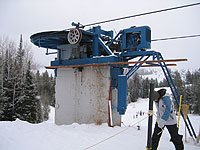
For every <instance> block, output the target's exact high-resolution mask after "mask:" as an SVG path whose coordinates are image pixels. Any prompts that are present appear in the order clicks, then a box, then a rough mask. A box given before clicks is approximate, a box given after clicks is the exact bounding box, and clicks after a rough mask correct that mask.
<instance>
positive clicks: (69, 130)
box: [0, 99, 200, 150]
mask: <svg viewBox="0 0 200 150" xmlns="http://www.w3.org/2000/svg"><path fill="white" fill-rule="evenodd" d="M147 110H148V99H139V101H138V102H137V103H131V104H129V105H128V108H127V111H126V114H125V115H124V116H123V118H122V121H123V124H122V127H113V128H110V127H108V126H107V124H102V125H98V126H97V125H95V124H87V125H86V124H82V125H79V124H77V123H74V124H72V125H62V126H57V125H55V124H54V112H53V111H54V109H51V114H50V119H49V120H48V121H46V122H43V123H40V124H35V125H34V124H30V123H27V122H24V121H20V120H16V121H14V122H0V150H83V149H87V148H88V149H91V150H121V149H124V150H133V149H135V150H143V149H145V146H146V143H147V142H146V139H147V137H146V135H147V122H148V119H147V114H144V115H142V116H140V115H139V116H138V117H137V118H136V113H137V112H140V111H143V112H145V113H146V112H147ZM154 118H155V117H154ZM190 119H191V121H192V123H193V125H194V128H195V130H196V131H197V130H199V125H200V116H195V115H190ZM142 120H143V121H142ZM132 125H133V126H132ZM137 125H140V126H141V130H138V128H137ZM180 133H181V134H184V124H183V121H182V119H181V124H180ZM169 139H170V138H169V134H168V132H167V130H166V129H165V131H164V133H163V136H162V139H161V142H160V146H159V149H160V150H173V149H174V148H173V145H172V143H170V142H169ZM188 141H189V143H186V144H185V150H199V149H200V144H198V145H194V142H193V141H192V139H191V138H189V137H188ZM94 144H96V145H94ZM90 146H92V147H90Z"/></svg>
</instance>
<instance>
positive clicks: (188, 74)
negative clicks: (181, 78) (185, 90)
mask: <svg viewBox="0 0 200 150" xmlns="http://www.w3.org/2000/svg"><path fill="white" fill-rule="evenodd" d="M192 78H193V77H192V74H191V72H190V71H189V70H188V71H187V73H186V84H192V82H193V81H192V80H193V79H192Z"/></svg>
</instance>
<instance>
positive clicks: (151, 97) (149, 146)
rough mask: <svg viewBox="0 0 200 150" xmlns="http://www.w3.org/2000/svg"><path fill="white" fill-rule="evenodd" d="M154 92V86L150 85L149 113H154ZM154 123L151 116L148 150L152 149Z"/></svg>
mask: <svg viewBox="0 0 200 150" xmlns="http://www.w3.org/2000/svg"><path fill="white" fill-rule="evenodd" d="M153 91H154V84H153V83H150V94H149V112H150V111H153ZM152 122H153V115H149V120H148V136H147V147H146V149H147V150H148V149H152V139H151V136H152Z"/></svg>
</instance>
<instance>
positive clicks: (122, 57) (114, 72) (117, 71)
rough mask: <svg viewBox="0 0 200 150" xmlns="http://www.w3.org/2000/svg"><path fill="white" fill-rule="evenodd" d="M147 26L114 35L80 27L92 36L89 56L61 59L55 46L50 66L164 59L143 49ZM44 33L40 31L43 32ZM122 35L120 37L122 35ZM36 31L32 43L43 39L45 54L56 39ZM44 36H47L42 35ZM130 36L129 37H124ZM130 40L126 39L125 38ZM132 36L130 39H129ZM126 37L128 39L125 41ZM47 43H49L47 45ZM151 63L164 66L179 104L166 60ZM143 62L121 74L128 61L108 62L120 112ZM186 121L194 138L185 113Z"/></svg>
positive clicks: (124, 106) (110, 32)
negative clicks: (117, 45)
mask: <svg viewBox="0 0 200 150" xmlns="http://www.w3.org/2000/svg"><path fill="white" fill-rule="evenodd" d="M74 25H75V26H76V27H77V28H79V26H80V24H74ZM150 31H151V30H150V28H149V27H148V26H143V27H137V28H129V29H124V30H121V31H120V32H119V33H118V34H117V35H116V36H115V37H114V38H113V31H104V30H101V27H100V26H97V27H93V29H90V30H87V31H84V30H82V33H83V34H86V35H89V36H91V37H92V40H93V42H92V55H93V57H92V58H83V59H73V60H61V59H60V51H59V50H58V60H56V61H51V66H62V65H79V64H80V65H83V64H98V63H99V64H100V63H109V62H122V61H128V60H130V59H133V58H136V57H140V58H139V61H146V60H148V59H149V58H150V57H152V60H155V59H157V60H163V57H162V55H161V54H160V53H159V52H156V51H143V50H144V49H150V47H151V41H150V40H151V39H150V38H149V34H150ZM130 33H132V34H135V35H137V34H138V33H140V36H141V37H140V40H141V41H140V42H138V41H135V39H136V38H135V37H133V39H134V40H132V39H131V38H130V36H129V35H130ZM42 34H43V33H42ZM61 34H62V39H64V37H65V36H63V35H64V34H65V32H62V33H60V35H61ZM120 35H121V37H122V39H120V38H121V37H120ZM38 37H39V35H38V34H36V35H33V36H32V38H31V40H32V42H33V43H34V44H36V45H38V46H41V43H40V42H41V41H42V42H43V43H42V44H43V47H46V48H47V53H46V54H51V53H48V47H50V48H51V47H52V48H53V49H55V46H56V44H57V43H56V42H55V43H53V45H51V44H52V43H51V42H50V43H45V40H47V41H48V40H49V39H48V38H46V37H45V36H44V38H43V39H40V38H39V39H38ZM50 37H51V39H50V40H51V41H53V39H54V38H55V39H56V40H58V37H56V36H55V37H54V36H52V34H51V35H50ZM45 38H46V39H45ZM107 38H110V39H112V40H111V42H110V43H109V44H108V45H106V44H105V43H104V40H105V41H108V40H107ZM127 38H129V39H127ZM119 39H120V40H121V52H116V53H113V52H112V51H111V50H110V48H109V47H110V46H111V45H112V44H113V43H114V42H115V41H117V40H119ZM128 40H129V41H128ZM131 40H132V41H131ZM127 41H128V42H127ZM133 41H135V42H136V45H137V49H136V50H132V48H133V47H129V46H130V43H131V42H133ZM59 42H61V43H62V42H63V41H59ZM48 44H50V45H48ZM100 46H101V47H102V48H103V49H104V50H105V51H106V52H107V54H108V55H109V56H104V57H101V52H100ZM150 64H151V65H156V66H160V67H161V68H162V70H163V73H164V75H165V77H166V79H167V82H168V84H169V86H170V89H171V91H172V94H173V96H174V98H175V100H176V103H177V105H178V106H179V102H178V101H179V97H180V95H179V93H178V91H177V89H176V87H175V84H174V82H173V80H172V77H171V75H170V73H169V71H168V69H167V66H166V64H165V62H160V63H150ZM142 65H143V63H137V64H135V65H133V66H132V67H131V68H130V69H129V70H128V72H127V73H126V74H125V75H124V74H123V68H125V67H127V68H128V65H111V88H112V89H113V88H118V108H117V110H118V112H119V114H124V113H125V111H126V105H127V103H126V99H127V80H128V79H129V78H130V77H131V76H132V75H133V74H134V73H135V72H136V71H137V70H138V69H139V68H140V67H141V66H142ZM56 73H57V69H55V74H56ZM181 115H182V117H184V116H183V112H182V110H181ZM187 121H188V123H189V125H188V124H187V122H186V121H185V124H186V127H187V129H188V131H189V134H190V136H192V133H193V135H194V137H195V138H196V134H195V131H194V129H193V127H192V124H191V122H190V119H189V117H187ZM189 127H190V128H191V130H192V132H191V131H190V128H189Z"/></svg>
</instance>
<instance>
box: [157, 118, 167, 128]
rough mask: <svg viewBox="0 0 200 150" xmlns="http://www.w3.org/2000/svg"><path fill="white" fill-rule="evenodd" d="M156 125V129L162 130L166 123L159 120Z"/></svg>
mask: <svg viewBox="0 0 200 150" xmlns="http://www.w3.org/2000/svg"><path fill="white" fill-rule="evenodd" d="M157 123H158V127H159V128H161V129H162V128H164V126H165V123H166V121H165V120H163V119H162V118H160V119H159V120H158V121H157Z"/></svg>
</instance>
